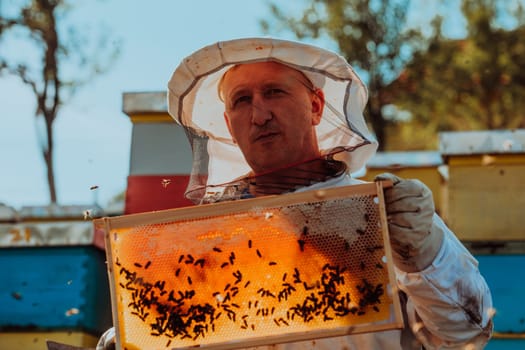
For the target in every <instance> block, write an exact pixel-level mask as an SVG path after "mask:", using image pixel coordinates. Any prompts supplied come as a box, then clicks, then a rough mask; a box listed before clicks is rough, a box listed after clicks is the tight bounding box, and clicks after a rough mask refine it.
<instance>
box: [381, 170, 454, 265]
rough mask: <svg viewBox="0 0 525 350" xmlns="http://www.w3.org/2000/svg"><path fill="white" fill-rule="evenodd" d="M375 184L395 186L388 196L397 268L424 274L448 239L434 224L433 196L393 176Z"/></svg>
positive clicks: (419, 184)
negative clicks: (445, 239)
mask: <svg viewBox="0 0 525 350" xmlns="http://www.w3.org/2000/svg"><path fill="white" fill-rule="evenodd" d="M375 180H376V181H378V180H391V181H392V183H393V186H392V187H390V188H386V189H385V191H384V194H385V206H386V213H387V219H388V230H389V233H390V243H391V245H392V250H393V251H392V255H393V258H394V264H395V265H396V267H397V268H399V269H401V270H403V271H405V272H416V271H422V270H424V269H425V268H427V267H428V266H429V265H430V264H432V261H434V258H435V257H436V255H437V253H438V252H439V249H440V248H441V243H442V241H443V235H444V233H443V231H442V230H441V229H440V228H439V227H438V226H437V225H436V224H435V223H434V220H433V216H434V201H433V199H432V192H431V191H430V189H429V188H428V187H427V186H426V185H425V184H423V183H422V182H421V181H419V180H413V179H411V180H404V179H401V178H399V177H397V176H395V175H393V174H389V173H384V174H381V175H378V176H376V178H375Z"/></svg>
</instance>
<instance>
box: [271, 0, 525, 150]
mask: <svg viewBox="0 0 525 350" xmlns="http://www.w3.org/2000/svg"><path fill="white" fill-rule="evenodd" d="M305 2H306V6H305V10H304V12H303V14H302V16H300V17H299V18H293V17H289V16H286V15H284V14H283V12H282V11H280V9H279V7H277V6H276V5H272V7H271V9H272V13H273V15H274V17H275V18H274V19H275V21H276V23H278V24H280V25H281V27H282V28H284V29H288V30H291V31H292V32H293V33H294V34H295V35H296V36H297V38H298V39H305V38H312V39H318V38H323V39H326V38H329V39H330V40H332V41H334V42H335V44H336V45H337V47H338V50H339V52H340V53H341V54H342V55H343V56H345V57H346V58H347V59H348V61H349V62H350V63H351V64H352V65H353V66H354V67H357V70H358V71H364V72H365V74H364V76H365V77H366V78H367V83H368V86H369V90H370V99H369V104H368V107H367V111H366V114H367V119H368V120H369V121H370V122H371V126H372V128H373V130H374V131H375V132H376V135H377V137H378V140H379V141H380V143H382V145H383V149H398V150H402V149H428V148H435V147H436V144H437V133H438V132H439V131H444V130H475V129H500V128H524V127H525V115H524V113H525V112H524V110H525V108H524V107H525V99H524V98H523V96H525V67H524V65H525V11H524V0H514V1H508V0H463V1H462V3H461V11H462V15H463V17H464V19H465V20H466V23H467V24H466V32H467V36H466V37H465V38H463V39H461V40H452V39H449V38H446V37H445V36H444V35H443V33H442V30H441V29H442V28H443V25H444V23H443V18H444V17H441V16H439V15H438V13H437V12H436V13H435V14H433V15H432V16H431V17H433V19H432V20H431V21H430V23H429V26H428V27H430V28H431V29H433V32H432V34H431V35H430V36H425V35H423V33H422V32H421V30H420V29H417V28H415V27H411V23H408V22H407V18H408V14H409V11H410V9H411V8H410V2H409V1H408V0H407V1H402V0H390V1H386V0H385V1H374V0H369V1H362V0H310V1H305ZM428 4H429V5H430V4H434V5H435V4H442V5H444V9H445V13H444V16H447V11H449V12H448V14H451V11H456V9H454V8H452V7H451V6H450V4H451V3H450V2H446V1H432V2H428ZM429 8H431V6H429ZM262 24H263V28H266V30H267V31H269V30H270V28H279V25H275V24H274V23H271V22H269V21H263V22H262ZM362 75H363V74H362ZM386 105H395V106H396V107H397V109H398V110H401V111H403V110H404V111H408V112H409V113H410V115H411V118H410V119H409V120H408V121H406V120H401V119H399V118H396V116H389V115H385V113H384V112H383V111H384V107H385V106H386ZM407 141H409V142H407Z"/></svg>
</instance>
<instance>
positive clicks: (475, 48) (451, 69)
mask: <svg viewBox="0 0 525 350" xmlns="http://www.w3.org/2000/svg"><path fill="white" fill-rule="evenodd" d="M510 4H514V5H515V7H514V8H508V7H507V8H506V7H505V5H510ZM461 8H462V13H463V16H464V18H465V20H466V23H467V26H466V29H467V36H466V37H465V38H463V39H460V40H451V39H448V38H446V37H444V36H443V34H442V32H441V26H442V22H441V19H440V18H437V19H436V21H435V22H434V34H433V36H432V37H431V40H430V44H429V46H428V49H427V50H425V51H421V52H418V53H417V54H415V55H414V59H413V60H412V62H411V63H410V64H408V65H407V67H406V69H405V70H404V71H403V72H402V74H401V75H400V76H399V78H398V79H397V80H396V81H395V82H393V83H392V84H391V86H389V87H388V88H387V89H385V91H386V93H387V95H389V99H390V100H391V102H392V103H394V104H395V105H397V106H398V107H399V108H401V109H405V110H408V111H410V113H411V114H412V121H411V124H412V125H411V128H412V129H413V130H414V129H415V128H419V126H420V125H426V126H427V127H428V128H429V130H430V131H432V132H433V133H434V134H436V132H438V131H446V130H480V129H513V128H525V112H524V111H525V101H524V99H523V96H525V39H524V38H525V20H524V11H523V1H520V2H513V3H511V2H508V1H498V0H482V1H481V0H475V1H474V0H464V1H463V2H462V7H461ZM502 23H511V28H505V26H504V25H503V24H502Z"/></svg>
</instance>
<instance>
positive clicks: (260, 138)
mask: <svg viewBox="0 0 525 350" xmlns="http://www.w3.org/2000/svg"><path fill="white" fill-rule="evenodd" d="M278 134H279V133H278V132H261V133H259V134H257V135H256V136H255V137H254V138H253V141H254V142H256V141H264V140H269V139H271V138H273V137H274V136H277V135H278Z"/></svg>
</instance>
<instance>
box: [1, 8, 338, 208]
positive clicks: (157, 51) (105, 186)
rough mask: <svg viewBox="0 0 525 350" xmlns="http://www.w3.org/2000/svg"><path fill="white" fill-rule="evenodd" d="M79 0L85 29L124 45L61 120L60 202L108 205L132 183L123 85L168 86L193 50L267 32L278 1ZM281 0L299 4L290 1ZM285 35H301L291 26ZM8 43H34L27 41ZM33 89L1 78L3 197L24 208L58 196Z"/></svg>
mask: <svg viewBox="0 0 525 350" xmlns="http://www.w3.org/2000/svg"><path fill="white" fill-rule="evenodd" d="M2 1H6V0H2ZM9 1H11V2H13V1H16V0H7V3H9ZM72 3H73V4H74V6H75V7H74V8H73V10H72V12H71V15H72V16H73V17H71V18H72V20H73V21H74V23H75V24H77V23H78V26H79V28H81V29H82V30H85V33H84V34H87V35H89V33H90V30H93V32H96V30H97V29H98V30H101V29H102V30H105V29H104V28H107V29H108V36H113V37H114V38H116V39H118V40H120V42H121V52H120V55H119V57H118V58H117V60H116V61H115V62H114V64H113V66H112V68H111V69H110V70H109V71H108V72H107V73H105V74H103V75H101V76H97V77H95V78H94V79H93V80H91V81H90V82H89V83H88V84H87V85H86V86H84V87H83V88H82V89H81V90H79V91H78V92H77V93H76V95H75V96H74V98H73V99H72V100H70V101H69V102H68V104H67V105H65V106H64V107H63V108H62V109H61V110H60V114H59V116H58V118H57V119H56V121H55V123H54V128H55V129H54V135H55V176H56V184H57V196H58V203H59V204H62V205H91V204H93V203H94V202H95V201H96V202H97V203H98V204H99V205H101V206H102V207H105V206H106V205H107V204H108V203H109V202H110V201H111V199H112V198H114V197H115V196H116V195H118V194H119V193H122V192H123V191H124V190H125V188H126V177H127V175H128V172H129V157H130V142H131V129H132V124H131V122H130V120H129V118H128V116H127V115H125V114H124V113H123V112H122V94H123V93H125V92H157V91H165V90H166V86H167V82H168V80H169V78H170V76H171V74H172V73H173V71H174V69H175V68H176V66H177V65H178V63H179V62H180V61H181V60H182V59H183V58H184V57H186V56H188V55H189V54H191V53H192V52H193V51H196V50H198V49H200V48H201V47H203V46H206V45H209V44H213V43H215V42H217V41H220V40H229V39H234V38H240V37H249V36H261V35H263V34H264V33H263V32H262V31H261V27H260V24H259V21H260V20H261V19H263V18H268V17H269V6H268V1H266V0H250V1H247V0H220V1H216V0H191V1H189V0H180V1H179V0H151V1H142V0H105V1H94V0H91V1H90V0H77V1H72ZM279 4H280V5H281V4H282V6H289V7H288V9H289V11H291V12H293V11H294V10H295V9H294V8H292V7H290V6H293V5H291V4H292V3H291V2H288V1H286V2H279ZM285 4H286V5H285ZM294 4H300V2H294ZM4 6H5V5H4ZM276 36H278V37H280V38H283V39H293V36H291V34H290V33H283V32H281V33H279V34H277V35H276ZM324 46H325V47H327V48H329V44H328V43H325V45H324ZM9 50H15V51H13V52H10V53H13V54H19V55H24V53H25V52H26V51H25V49H24V46H23V43H21V42H19V43H17V42H14V43H13V44H12V45H10V46H9ZM33 99H34V97H33V95H32V93H31V92H30V91H29V90H28V87H27V86H26V85H24V84H23V83H21V82H20V81H19V80H18V79H17V78H15V77H5V76H4V77H1V78H0V160H1V163H0V203H4V204H6V205H8V206H12V207H14V208H15V209H20V208H21V207H23V206H39V205H47V204H48V203H49V194H48V185H47V180H46V168H45V163H44V161H43V159H42V155H41V150H40V147H39V143H38V138H37V131H36V123H35V117H34V109H35V103H34V102H33ZM93 186H98V187H97V189H96V190H92V189H91V188H92V187H93Z"/></svg>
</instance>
